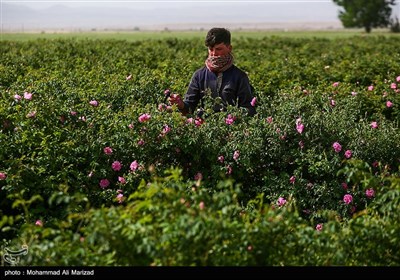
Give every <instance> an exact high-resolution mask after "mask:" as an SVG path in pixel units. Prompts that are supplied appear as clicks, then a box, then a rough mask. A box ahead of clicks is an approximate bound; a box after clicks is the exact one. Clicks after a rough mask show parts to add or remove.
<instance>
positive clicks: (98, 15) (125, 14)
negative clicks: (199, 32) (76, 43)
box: [1, 2, 341, 31]
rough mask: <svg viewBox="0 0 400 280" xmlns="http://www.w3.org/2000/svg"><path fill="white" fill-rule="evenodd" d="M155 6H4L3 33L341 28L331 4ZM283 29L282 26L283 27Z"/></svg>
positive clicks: (162, 4)
mask: <svg viewBox="0 0 400 280" xmlns="http://www.w3.org/2000/svg"><path fill="white" fill-rule="evenodd" d="M156 4H157V5H154V4H153V7H150V6H146V7H145V6H144V5H138V3H136V4H132V3H131V5H129V7H125V8H124V7H112V6H110V7H101V6H96V5H95V4H93V3H92V4H88V6H86V7H68V6H65V5H62V4H54V5H53V6H50V7H47V8H43V9H32V8H29V7H27V6H24V5H23V4H11V3H2V11H1V13H2V29H3V31H29V30H60V29H62V30H74V29H82V30H85V29H99V30H100V29H134V28H136V29H165V28H168V29H199V28H208V26H212V25H215V24H224V25H226V26H227V27H235V28H239V27H243V28H268V27H269V28H287V27H288V26H291V28H300V29H301V28H311V29H315V28H340V27H341V23H340V21H339V20H338V17H337V13H338V12H337V10H338V9H337V8H336V7H335V6H333V4H332V3H326V2H319V3H315V2H314V3H310V2H303V3H290V2H286V3H276V2H264V3H261V2H260V3H255V2H250V3H245V2H231V3H229V5H228V4H226V3H221V2H216V3H215V4H214V3H212V4H210V3H192V4H191V5H189V4H186V5H184V4H185V3H169V4H168V3H156ZM285 26H286V27H285Z"/></svg>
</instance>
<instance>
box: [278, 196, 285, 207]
mask: <svg viewBox="0 0 400 280" xmlns="http://www.w3.org/2000/svg"><path fill="white" fill-rule="evenodd" d="M285 203H286V199H284V198H283V197H280V198H278V206H282V205H284V204H285Z"/></svg>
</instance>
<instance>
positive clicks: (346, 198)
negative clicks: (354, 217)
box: [343, 194, 353, 204]
mask: <svg viewBox="0 0 400 280" xmlns="http://www.w3.org/2000/svg"><path fill="white" fill-rule="evenodd" d="M343 201H344V203H346V204H350V203H351V202H352V201H353V196H352V195H351V194H345V195H344V196H343Z"/></svg>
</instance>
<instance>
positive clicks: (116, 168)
mask: <svg viewBox="0 0 400 280" xmlns="http://www.w3.org/2000/svg"><path fill="white" fill-rule="evenodd" d="M121 167H122V164H121V163H120V162H119V161H118V160H116V161H114V162H113V163H112V164H111V168H112V169H113V170H114V171H120V170H121Z"/></svg>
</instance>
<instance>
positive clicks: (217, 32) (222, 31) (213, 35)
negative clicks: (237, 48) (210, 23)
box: [205, 27, 231, 47]
mask: <svg viewBox="0 0 400 280" xmlns="http://www.w3.org/2000/svg"><path fill="white" fill-rule="evenodd" d="M221 43H224V44H225V45H230V44H231V32H230V31H229V30H228V29H226V28H222V27H214V28H211V29H210V30H209V31H208V33H207V36H206V40H205V45H206V47H213V46H215V45H218V44H221Z"/></svg>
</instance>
